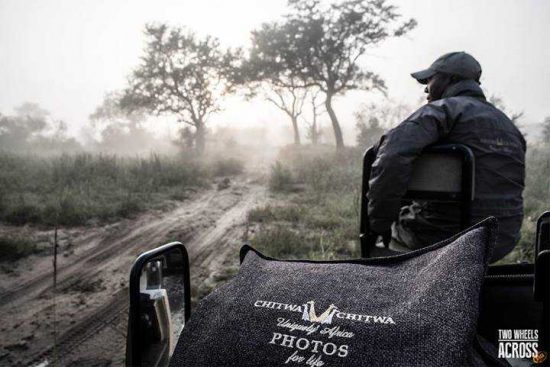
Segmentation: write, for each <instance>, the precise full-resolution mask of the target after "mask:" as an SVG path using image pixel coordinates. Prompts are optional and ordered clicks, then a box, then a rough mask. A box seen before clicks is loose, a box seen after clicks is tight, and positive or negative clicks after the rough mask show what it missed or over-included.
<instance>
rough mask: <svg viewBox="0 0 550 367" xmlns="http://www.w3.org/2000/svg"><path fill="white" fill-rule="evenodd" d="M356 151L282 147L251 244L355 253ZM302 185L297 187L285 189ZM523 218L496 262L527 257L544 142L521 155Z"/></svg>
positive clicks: (289, 251)
mask: <svg viewBox="0 0 550 367" xmlns="http://www.w3.org/2000/svg"><path fill="white" fill-rule="evenodd" d="M361 153H362V152H361V151H360V150H358V149H355V148H348V149H346V150H345V151H344V152H342V153H341V154H335V153H334V152H333V151H332V148H331V147H328V148H323V147H320V148H312V147H301V148H300V147H288V148H286V149H283V150H282V151H281V153H280V155H279V161H278V162H277V163H276V164H275V165H274V166H273V167H272V170H271V177H270V189H271V191H272V193H273V195H274V198H275V201H276V202H277V203H278V204H277V205H267V206H262V207H258V208H255V209H253V210H252V211H250V212H249V215H248V219H249V221H250V222H253V223H256V225H257V226H258V231H256V235H255V236H253V237H252V238H251V244H252V245H253V246H254V247H256V248H258V249H259V250H260V251H262V252H264V253H266V254H267V255H270V256H273V257H277V258H287V259H288V258H310V259H335V258H346V257H358V256H359V246H358V232H359V208H360V204H359V197H360V182H361V157H362V154H361ZM296 184H302V185H303V187H304V190H303V192H299V193H296V192H291V191H292V190H290V189H289V188H290V187H291V186H292V185H296ZM524 209H525V210H524V212H525V218H524V222H523V226H522V229H521V240H520V242H519V243H518V245H517V246H516V248H515V249H514V250H513V251H512V253H510V254H509V255H508V256H506V257H505V258H504V259H503V260H501V261H500V262H501V263H514V262H522V261H528V262H533V245H534V240H535V226H536V220H537V218H538V217H539V216H540V214H542V213H543V212H544V211H545V210H550V144H548V145H546V146H543V145H539V146H530V147H529V149H528V155H527V168H526V188H525V191H524Z"/></svg>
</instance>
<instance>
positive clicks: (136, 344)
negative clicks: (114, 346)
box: [126, 242, 191, 367]
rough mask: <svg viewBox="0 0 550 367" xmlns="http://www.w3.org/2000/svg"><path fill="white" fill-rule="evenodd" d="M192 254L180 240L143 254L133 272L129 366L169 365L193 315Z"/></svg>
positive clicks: (128, 343)
mask: <svg viewBox="0 0 550 367" xmlns="http://www.w3.org/2000/svg"><path fill="white" fill-rule="evenodd" d="M189 279H190V278H189V257H188V256H187V250H186V249H185V247H184V246H183V244H181V243H180V242H172V243H169V244H167V245H164V246H161V247H158V248H156V249H154V250H151V251H148V252H145V253H143V254H141V255H140V256H139V257H138V258H137V260H136V262H135V263H134V265H133V266H132V270H131V271H130V312H129V315H128V334H127V339H126V366H158V367H161V366H168V363H169V361H170V356H171V355H172V352H173V351H174V348H175V346H176V341H177V340H178V337H179V334H180V333H181V330H182V329H183V327H184V325H185V322H186V321H187V320H189V316H190V315H191V290H190V288H191V287H190V280H189Z"/></svg>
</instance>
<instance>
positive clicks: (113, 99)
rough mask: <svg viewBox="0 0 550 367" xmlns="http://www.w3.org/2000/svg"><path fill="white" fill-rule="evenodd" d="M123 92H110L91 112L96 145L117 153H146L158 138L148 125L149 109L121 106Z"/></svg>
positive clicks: (100, 148)
mask: <svg viewBox="0 0 550 367" xmlns="http://www.w3.org/2000/svg"><path fill="white" fill-rule="evenodd" d="M121 98H122V94H121V93H120V92H110V93H107V94H106V95H105V97H104V99H103V101H102V103H101V104H100V105H99V106H98V107H97V108H96V109H95V111H94V112H93V113H92V114H91V115H90V116H89V119H90V125H91V127H92V129H93V131H94V135H95V136H94V138H93V145H95V148H97V149H99V150H101V151H107V152H113V153H144V152H147V151H150V150H152V149H154V148H155V147H156V144H155V139H154V138H153V137H152V136H151V133H150V132H149V131H147V129H145V127H144V123H145V120H146V116H145V111H143V110H139V109H137V108H134V109H132V110H127V109H123V108H122V107H121Z"/></svg>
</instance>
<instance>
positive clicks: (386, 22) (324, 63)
mask: <svg viewBox="0 0 550 367" xmlns="http://www.w3.org/2000/svg"><path fill="white" fill-rule="evenodd" d="M289 4H290V6H291V9H292V11H291V13H290V14H288V15H287V16H286V17H285V21H284V23H282V24H280V25H279V28H280V33H281V35H280V36H279V37H277V38H275V39H274V40H273V42H272V47H271V48H270V49H266V51H265V52H269V59H270V60H274V61H275V62H274V63H273V67H271V68H268V72H270V73H283V74H284V75H286V76H287V77H291V78H294V77H297V78H298V79H299V80H300V81H301V82H302V85H303V86H304V87H311V86H315V87H317V88H319V89H320V90H321V91H322V92H323V93H324V94H325V107H326V110H327V112H328V115H329V117H330V120H331V122H332V127H333V130H334V135H335V141H336V146H337V148H338V149H341V148H343V147H344V140H343V137H342V130H341V128H340V123H339V121H338V118H337V116H336V113H335V111H334V108H333V100H334V98H335V97H336V96H338V95H341V94H344V93H346V92H347V91H349V90H354V89H361V90H373V89H376V90H381V91H384V90H385V85H384V81H383V80H382V79H381V78H380V77H379V76H378V75H377V74H375V73H373V72H371V71H367V70H365V69H363V68H362V67H360V66H359V60H360V58H361V57H362V56H364V55H365V52H366V51H367V49H368V48H370V47H373V46H376V45H378V44H379V43H381V42H382V41H384V40H385V39H387V38H388V37H399V36H402V35H404V34H406V33H407V32H408V31H410V30H411V29H413V28H414V27H415V26H416V21H415V20H414V19H409V20H407V21H405V22H398V20H399V18H400V16H399V14H398V13H397V9H396V7H395V6H393V5H388V4H386V1H385V0H366V1H365V0H344V1H341V2H339V3H337V4H330V5H328V6H325V5H324V4H323V3H321V1H320V0H290V1H289ZM277 65H279V68H277Z"/></svg>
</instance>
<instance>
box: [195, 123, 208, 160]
mask: <svg viewBox="0 0 550 367" xmlns="http://www.w3.org/2000/svg"><path fill="white" fill-rule="evenodd" d="M195 128H196V131H195V152H196V153H197V154H198V155H202V154H203V153H204V144H205V135H206V131H205V127H204V123H197V124H196V125H195Z"/></svg>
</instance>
